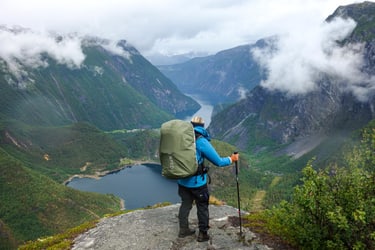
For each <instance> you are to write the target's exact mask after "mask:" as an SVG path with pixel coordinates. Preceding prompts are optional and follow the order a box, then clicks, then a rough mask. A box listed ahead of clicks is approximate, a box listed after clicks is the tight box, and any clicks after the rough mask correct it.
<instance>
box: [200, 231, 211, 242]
mask: <svg viewBox="0 0 375 250" xmlns="http://www.w3.org/2000/svg"><path fill="white" fill-rule="evenodd" d="M209 239H210V236H209V235H208V233H207V232H202V231H199V234H198V238H197V241H198V242H204V241H208V240H209Z"/></svg>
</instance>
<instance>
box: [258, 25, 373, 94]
mask: <svg viewBox="0 0 375 250" xmlns="http://www.w3.org/2000/svg"><path fill="white" fill-rule="evenodd" d="M355 26H356V23H355V22H354V21H353V20H351V19H342V18H337V19H334V20H333V21H331V22H329V23H327V22H324V23H316V24H314V25H310V26H309V27H308V29H307V27H301V26H298V25H297V26H295V27H294V28H292V29H289V31H288V32H287V33H284V34H281V35H280V36H278V37H277V38H275V39H274V40H273V41H271V43H272V45H271V46H270V47H268V48H265V49H253V50H252V51H251V53H252V55H253V56H254V58H255V59H256V60H257V61H258V63H259V64H260V65H261V66H262V67H263V69H265V72H266V74H267V79H266V80H264V81H262V82H261V85H262V86H264V87H266V88H268V89H271V90H280V91H283V92H286V93H287V94H289V95H296V94H305V93H307V92H309V91H312V90H314V89H316V87H317V83H318V81H320V80H321V79H322V76H328V77H330V78H331V79H336V80H335V82H336V83H337V84H340V87H341V88H342V89H344V90H349V91H352V92H353V93H354V94H355V95H356V96H357V97H358V99H360V100H364V99H366V98H367V96H366V95H367V94H368V93H369V91H368V90H369V89H370V90H371V89H373V88H374V85H375V84H374V79H373V78H371V77H369V76H368V75H366V74H365V73H363V72H361V69H362V68H363V66H364V57H363V48H364V47H363V45H362V44H349V45H346V46H340V45H339V44H338V43H337V41H342V40H343V39H344V38H346V37H347V36H348V35H349V34H350V33H351V32H352V31H353V29H354V28H355Z"/></svg>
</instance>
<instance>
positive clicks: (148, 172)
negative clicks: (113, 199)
mask: <svg viewBox="0 0 375 250" xmlns="http://www.w3.org/2000/svg"><path fill="white" fill-rule="evenodd" d="M67 186H68V187H72V188H74V189H78V190H81V191H90V192H97V193H102V194H114V195H116V196H118V197H120V198H122V199H124V200H125V208H126V209H136V208H143V207H147V206H149V205H154V204H156V203H160V202H171V203H178V202H180V201H181V200H180V197H179V196H178V193H177V189H178V187H177V183H176V181H175V180H170V179H167V178H165V177H163V176H162V175H161V166H160V165H157V164H144V165H135V166H132V167H126V168H124V169H122V170H120V171H118V172H115V173H112V174H108V175H106V176H103V177H101V178H100V179H92V178H74V179H72V180H71V181H70V182H69V183H68V184H67Z"/></svg>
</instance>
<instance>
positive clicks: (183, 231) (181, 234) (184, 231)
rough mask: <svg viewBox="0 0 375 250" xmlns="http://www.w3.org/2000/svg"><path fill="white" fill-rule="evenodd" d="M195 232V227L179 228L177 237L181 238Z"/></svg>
mask: <svg viewBox="0 0 375 250" xmlns="http://www.w3.org/2000/svg"><path fill="white" fill-rule="evenodd" d="M193 234H195V229H190V228H181V229H180V232H179V233H178V237H180V238H183V237H186V236H190V235H193Z"/></svg>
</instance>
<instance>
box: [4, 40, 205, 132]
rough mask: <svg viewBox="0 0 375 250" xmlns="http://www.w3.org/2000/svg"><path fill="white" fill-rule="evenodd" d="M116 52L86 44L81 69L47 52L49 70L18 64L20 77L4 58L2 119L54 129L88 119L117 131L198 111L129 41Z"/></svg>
mask: <svg viewBox="0 0 375 250" xmlns="http://www.w3.org/2000/svg"><path fill="white" fill-rule="evenodd" d="M62 39H63V38H62ZM116 48H117V49H119V48H121V52H122V53H123V55H118V54H115V53H114V52H111V51H110V50H108V49H106V44H105V41H102V40H99V39H86V40H84V42H83V43H82V51H83V53H84V55H85V59H84V61H83V63H82V65H81V66H80V67H79V68H77V67H69V66H67V65H65V64H62V63H59V62H57V61H56V60H55V59H53V58H51V57H50V56H49V55H48V54H43V56H42V57H43V58H44V63H46V64H48V66H44V67H30V66H28V65H26V64H24V63H22V62H19V63H18V64H19V65H20V66H21V67H22V69H21V70H19V71H18V72H16V73H15V72H13V71H12V70H10V69H11V66H12V65H11V64H9V63H8V62H7V61H5V60H0V62H1V65H2V67H1V68H0V90H1V92H0V100H1V101H0V105H1V110H0V113H1V116H2V117H4V118H8V119H15V120H20V121H22V122H24V123H28V124H33V125H49V126H51V125H52V126H54V125H66V124H70V123H73V122H77V121H86V122H90V123H92V124H93V125H95V126H97V127H99V128H101V129H103V130H113V129H122V128H128V129H131V128H146V127H159V126H160V124H161V123H162V122H163V121H166V120H168V119H171V118H173V117H176V116H177V117H179V116H185V115H186V114H191V113H193V112H194V111H196V110H197V109H198V108H199V104H198V103H196V102H195V101H194V100H192V99H191V98H190V97H186V96H184V95H183V94H182V93H181V92H180V91H179V90H178V89H177V88H176V87H175V86H174V85H173V83H172V82H171V81H170V80H169V79H168V78H166V77H165V76H164V75H163V74H161V73H160V71H159V70H158V69H156V68H155V67H154V66H153V65H151V64H150V63H149V62H148V61H147V60H146V59H145V58H144V57H142V56H141V55H140V54H139V53H138V51H137V50H136V49H135V48H133V47H131V46H129V45H127V44H126V42H124V41H121V42H119V44H118V46H117V47H116Z"/></svg>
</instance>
